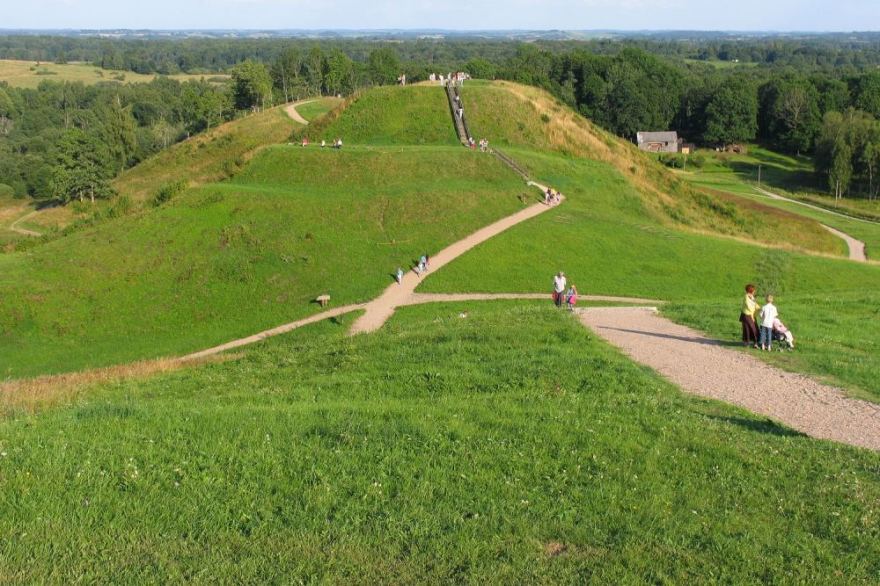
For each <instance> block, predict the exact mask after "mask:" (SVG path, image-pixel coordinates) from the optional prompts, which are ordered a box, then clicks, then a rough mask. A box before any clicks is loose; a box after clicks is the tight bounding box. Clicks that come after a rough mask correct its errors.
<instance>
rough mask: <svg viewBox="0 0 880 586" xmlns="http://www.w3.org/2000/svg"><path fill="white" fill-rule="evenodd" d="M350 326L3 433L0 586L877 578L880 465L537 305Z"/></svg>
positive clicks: (441, 311)
mask: <svg viewBox="0 0 880 586" xmlns="http://www.w3.org/2000/svg"><path fill="white" fill-rule="evenodd" d="M463 310H466V311H467V312H468V314H467V315H468V317H467V318H466V319H462V318H460V317H459V313H460V312H461V311H463ZM349 323H350V322H349V321H348V320H347V318H343V319H342V323H341V324H334V323H331V322H326V323H322V324H320V325H317V326H313V327H311V328H310V329H309V330H308V331H305V330H303V331H299V332H296V333H295V334H292V335H290V336H286V337H284V338H279V339H276V340H275V341H272V342H270V343H267V344H264V345H263V346H262V347H259V348H254V349H252V350H249V351H248V353H247V355H246V356H245V357H244V358H242V359H241V360H239V361H238V362H230V363H226V364H221V365H212V366H209V367H204V368H199V369H196V370H191V371H186V372H178V373H175V374H170V375H163V376H159V377H157V378H155V379H152V380H148V381H130V382H127V383H122V384H119V385H110V386H107V387H104V388H102V389H100V390H99V391H97V392H94V393H92V394H90V395H88V396H84V397H81V398H80V399H79V400H77V402H76V403H75V404H72V405H68V406H61V407H58V408H55V409H51V410H49V411H45V412H42V413H38V414H36V415H34V416H30V417H26V418H17V419H16V418H6V419H3V420H0V450H2V452H3V458H2V466H3V474H0V492H2V494H4V495H11V498H4V499H0V531H2V533H3V534H4V535H14V536H15V539H8V540H6V541H5V542H4V544H3V571H4V573H5V574H6V575H7V576H12V577H13V579H14V580H15V581H20V582H23V583H41V582H47V581H49V582H54V581H59V582H71V581H109V582H114V583H144V582H147V583H152V582H169V581H178V579H179V580H181V581H185V580H187V579H191V578H192V576H194V575H196V574H197V575H198V577H199V580H202V581H205V582H226V581H229V582H236V583H266V582H270V583H271V582H285V583H286V582H299V581H303V582H309V581H319V582H329V583H336V582H344V583H352V582H354V583H383V582H387V581H388V578H389V576H393V581H395V582H400V583H431V584H436V583H441V584H442V583H475V584H481V583H495V582H504V583H508V582H509V583H523V582H526V583H578V584H579V583H583V582H585V581H586V582H597V583H612V584H617V583H658V582H662V583H690V582H694V581H696V582H700V581H703V578H705V576H706V568H712V572H713V575H715V576H723V577H724V578H725V581H729V582H731V583H743V584H748V583H760V582H787V581H792V582H797V583H799V582H810V583H837V582H839V581H840V576H841V575H845V576H847V581H848V582H852V583H870V582H873V581H874V578H876V575H877V569H878V567H877V560H878V559H880V539H878V533H877V527H878V510H877V506H876V504H877V502H878V501H880V478H878V475H877V466H878V461H880V457H878V455H877V454H874V453H871V452H867V451H864V450H857V449H854V448H848V447H846V446H841V445H833V444H830V443H826V442H821V441H816V440H812V439H809V438H806V437H803V436H801V435H799V434H797V433H795V432H792V431H790V430H788V429H785V428H783V427H780V426H778V425H775V424H774V423H773V422H771V421H767V420H766V419H765V418H761V417H755V416H752V415H749V414H748V413H745V412H743V411H740V410H737V409H734V408H731V407H727V406H724V405H720V404H718V403H714V402H710V401H705V400H701V399H695V398H692V397H688V396H687V395H684V394H682V393H680V392H679V391H678V390H677V389H675V388H674V387H672V386H671V385H670V384H668V383H666V382H664V381H662V380H660V379H659V378H658V377H657V376H655V375H654V374H652V373H651V372H650V371H648V370H646V369H644V368H641V367H639V366H636V365H634V364H633V363H632V362H630V361H628V360H626V359H625V358H623V357H622V356H621V355H620V354H618V353H617V352H614V351H613V350H611V349H610V348H609V347H608V346H607V345H605V344H603V343H601V342H599V341H597V339H596V338H595V336H592V335H590V334H589V333H587V331H586V330H585V329H584V328H582V327H581V326H580V325H579V324H578V323H577V321H576V320H574V319H569V318H568V316H567V315H564V314H562V313H561V312H556V311H555V310H553V309H551V308H549V307H547V306H546V305H543V304H541V305H531V306H522V304H520V303H516V304H506V303H504V304H502V303H498V304H496V303H488V304H482V305H467V304H465V305H462V304H452V305H447V306H425V307H420V308H407V309H404V310H401V312H400V313H399V314H398V315H397V316H396V317H395V318H394V319H393V320H392V322H391V323H390V324H389V328H388V329H387V330H386V331H382V332H378V333H377V334H375V335H371V336H361V337H358V338H355V339H352V338H347V337H345V335H344V332H345V331H346V326H347V325H349ZM59 487H64V490H59ZM12 495H25V496H22V497H20V498H15V497H14V496H12ZM47 511H51V513H52V514H51V517H49V516H48V513H47ZM817 528H818V529H817ZM780 535H784V536H785V538H784V539H780ZM35 552H36V553H35ZM48 552H51V553H48ZM135 562H137V563H135ZM698 577H699V578H700V579H697V578H698Z"/></svg>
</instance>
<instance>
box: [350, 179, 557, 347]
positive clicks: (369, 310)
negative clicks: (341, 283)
mask: <svg viewBox="0 0 880 586" xmlns="http://www.w3.org/2000/svg"><path fill="white" fill-rule="evenodd" d="M532 185H534V186H535V187H538V188H539V189H541V190H542V191H544V190H545V189H546V188H545V187H544V186H543V185H538V184H536V183H533V184H532ZM553 207H554V206H548V205H546V204H544V203H536V204H533V205H531V206H529V207H527V208H525V209H522V210H520V211H519V212H517V213H515V214H513V215H512V216H507V217H506V218H502V219H501V220H498V221H497V222H495V223H493V224H489V225H488V226H486V227H484V228H481V229H479V230H477V231H476V232H474V233H473V234H471V235H470V236H467V237H466V238H464V239H462V240H459V241H458V242H455V243H453V244H450V245H449V246H447V247H446V248H444V249H443V250H441V251H440V252H438V253H436V254H434V255H432V256H431V270H432V271H436V270H438V269H441V268H443V267H444V266H446V265H447V264H449V263H450V262H452V261H453V260H455V259H456V258H458V257H459V256H461V255H462V254H464V253H465V252H467V251H469V250H470V249H472V248H473V247H475V246H477V245H478V244H482V243H483V242H485V241H487V240H489V239H490V238H492V237H493V236H497V235H498V234H500V233H501V232H504V231H505V230H507V229H508V228H511V227H513V226H516V225H517V224H519V223H521V222H525V221H526V220H529V219H531V218H534V217H535V216H538V215H540V214H543V213H544V212H546V211H547V210H550V209H553ZM421 282H422V278H421V277H420V276H419V275H417V274H416V273H415V272H414V271H408V272H407V273H406V274H405V275H404V276H403V279H401V281H400V283H392V284H391V285H389V286H388V288H386V289H385V292H384V293H382V294H381V295H380V296H379V297H377V298H376V299H374V300H373V301H370V302H369V303H367V304H366V306H365V307H364V310H365V312H364V315H362V316H361V317H360V318H358V319H357V321H355V322H354V324H353V325H352V327H351V332H350V333H351V334H352V335H354V334H364V333H369V332H374V331H376V330H378V329H379V328H381V327H382V325H383V324H384V323H385V322H386V321H388V318H390V317H391V316H392V315H393V314H394V310H395V308H397V307H400V306H401V305H404V303H405V302H406V300H407V299H409V298H410V297H411V296H412V294H413V293H414V292H415V290H416V287H418V286H419V285H420V284H421Z"/></svg>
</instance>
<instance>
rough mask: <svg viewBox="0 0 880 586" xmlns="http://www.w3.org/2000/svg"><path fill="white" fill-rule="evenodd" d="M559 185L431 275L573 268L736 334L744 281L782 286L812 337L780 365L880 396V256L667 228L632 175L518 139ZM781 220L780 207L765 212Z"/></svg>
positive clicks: (491, 286) (600, 289)
mask: <svg viewBox="0 0 880 586" xmlns="http://www.w3.org/2000/svg"><path fill="white" fill-rule="evenodd" d="M511 153H513V154H514V155H515V156H516V158H517V160H518V161H521V162H522V163H523V164H526V165H528V166H529V167H530V168H531V169H533V170H534V171H535V172H536V174H537V175H536V176H538V177H540V178H541V179H543V180H544V181H546V182H549V183H551V184H553V185H555V186H558V187H559V188H560V189H561V190H562V191H563V192H564V193H565V194H566V196H567V200H566V202H565V204H564V205H562V206H560V207H559V208H557V209H555V210H552V211H551V212H549V213H547V214H544V215H543V216H541V217H539V218H536V219H534V220H532V221H531V222H529V223H527V224H523V225H520V226H517V227H515V228H513V229H511V230H510V231H508V232H506V233H504V234H501V235H499V236H498V237H496V238H494V239H493V240H491V241H489V242H487V243H485V244H484V245H482V246H480V247H479V248H477V249H475V250H474V251H472V252H470V253H468V254H466V255H464V256H462V257H460V258H459V259H457V260H456V261H454V262H453V263H452V264H451V265H449V266H447V267H446V268H444V269H443V271H441V272H439V273H437V274H435V275H431V276H430V277H428V279H427V281H426V282H425V284H424V285H423V287H422V288H420V291H421V290H424V291H425V292H434V293H460V292H506V291H542V290H543V291H548V290H549V286H550V278H551V276H552V275H553V274H554V273H555V272H556V271H559V270H564V271H565V272H566V273H567V274H568V276H569V279H570V280H571V282H573V283H574V284H575V285H577V286H578V289H579V290H580V292H581V293H582V294H588V293H593V294H604V295H628V296H637V297H648V298H657V299H666V300H670V301H674V302H677V303H678V304H679V305H676V306H674V307H673V308H668V311H670V312H672V313H673V315H675V316H677V317H679V318H681V319H682V320H683V321H685V322H686V323H688V324H689V325H692V326H695V327H697V328H698V329H701V330H704V331H709V332H711V333H712V334H713V335H716V336H718V337H720V338H721V339H725V340H733V339H735V337H736V335H737V333H738V328H739V324H738V322H737V316H738V311H739V303H740V302H741V300H740V298H739V295H740V292H741V291H742V287H743V285H745V284H746V283H748V282H753V283H755V284H757V286H758V288H759V292H760V293H761V294H762V295H764V294H766V293H775V294H776V295H777V302H778V304H779V307H780V310H781V312H782V316H783V318H784V321H785V322H786V323H787V324H788V325H789V327H791V328H792V329H793V330H794V331H796V335H798V336H803V338H804V339H805V340H810V342H809V343H806V344H804V345H803V347H801V348H799V350H798V352H797V353H794V354H791V355H786V356H784V357H782V356H779V357H774V360H775V361H776V363H778V364H779V365H781V366H783V367H786V368H789V369H791V370H796V371H800V372H811V373H815V374H819V375H821V376H829V377H833V378H834V379H835V381H836V382H838V383H839V384H843V385H845V386H847V387H849V388H851V389H854V390H856V391H857V392H860V393H861V395H862V396H864V397H866V398H870V399H872V400H875V401H880V383H878V381H880V358H878V357H880V354H878V350H880V333H878V332H877V331H876V329H872V328H865V327H862V328H860V327H858V325H857V324H858V323H863V324H866V323H872V322H873V321H874V320H876V312H877V307H878V306H880V297H878V294H877V291H878V286H880V267H877V266H871V265H863V264H859V263H853V262H849V261H845V260H837V259H830V258H816V257H810V256H806V255H803V254H800V253H797V252H794V251H787V250H782V249H769V248H762V247H759V246H755V245H753V244H749V243H746V242H738V241H733V240H730V239H727V238H718V237H711V236H706V235H702V234H694V233H690V232H686V231H681V230H677V229H674V228H670V227H664V226H660V225H658V224H657V222H656V221H655V219H654V218H653V217H652V216H651V215H650V214H649V213H648V212H646V210H645V209H644V207H643V205H642V198H641V197H640V195H639V194H638V193H637V191H636V190H635V189H634V188H633V187H632V186H631V185H630V184H628V182H627V181H626V179H625V178H624V177H621V175H620V174H619V173H617V172H615V171H614V170H613V169H610V168H609V167H608V166H607V165H604V164H602V163H597V162H594V161H586V160H580V159H572V158H565V157H560V156H555V155H546V154H536V153H531V152H529V151H521V150H515V149H511ZM760 218H761V219H762V221H765V222H772V221H773V217H772V216H764V215H762V216H760Z"/></svg>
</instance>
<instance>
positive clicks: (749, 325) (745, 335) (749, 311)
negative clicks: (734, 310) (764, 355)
mask: <svg viewBox="0 0 880 586" xmlns="http://www.w3.org/2000/svg"><path fill="white" fill-rule="evenodd" d="M755 291H756V289H755V286H754V285H752V284H751V283H749V284H748V285H746V296H745V298H744V299H743V303H742V309H741V310H740V314H739V321H740V323H741V324H742V341H743V345H744V346H746V347H748V346H750V345H751V346H754V347H755V348H757V347H758V326H757V324H755V313H756V312H757V311H758V308H759V306H758V302H757V301H755Z"/></svg>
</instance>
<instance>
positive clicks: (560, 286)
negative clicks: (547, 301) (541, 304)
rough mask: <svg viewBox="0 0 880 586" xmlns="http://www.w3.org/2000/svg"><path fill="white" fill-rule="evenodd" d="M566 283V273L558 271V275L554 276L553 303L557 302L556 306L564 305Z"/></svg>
mask: <svg viewBox="0 0 880 586" xmlns="http://www.w3.org/2000/svg"><path fill="white" fill-rule="evenodd" d="M566 284H567V281H566V280H565V273H563V272H562V271H559V272H558V273H556V276H555V277H553V303H555V304H556V307H562V299H563V296H564V295H565V285H566Z"/></svg>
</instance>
